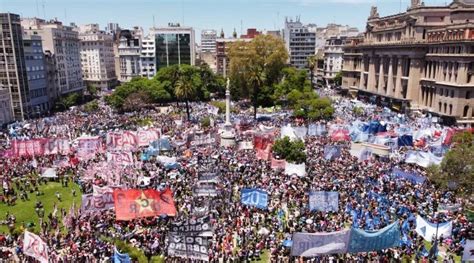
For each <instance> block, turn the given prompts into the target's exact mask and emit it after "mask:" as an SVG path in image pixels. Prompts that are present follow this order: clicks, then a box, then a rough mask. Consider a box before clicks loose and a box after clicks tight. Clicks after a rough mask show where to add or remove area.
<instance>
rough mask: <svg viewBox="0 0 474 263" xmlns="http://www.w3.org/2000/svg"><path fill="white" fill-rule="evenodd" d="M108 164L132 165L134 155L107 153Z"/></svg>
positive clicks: (120, 152) (130, 153)
mask: <svg viewBox="0 0 474 263" xmlns="http://www.w3.org/2000/svg"><path fill="white" fill-rule="evenodd" d="M107 162H109V163H116V164H119V165H132V164H133V163H134V161H133V155H132V152H122V151H119V152H107Z"/></svg>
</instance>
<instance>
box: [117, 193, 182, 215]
mask: <svg viewBox="0 0 474 263" xmlns="http://www.w3.org/2000/svg"><path fill="white" fill-rule="evenodd" d="M114 205H115V215H116V219H117V220H132V219H135V218H141V217H151V216H160V215H168V216H175V215H176V207H175V205H174V200H173V194H172V193H171V190H170V189H169V188H168V189H165V190H164V191H161V192H159V191H156V190H154V189H147V190H139V189H128V190H124V189H115V190H114Z"/></svg>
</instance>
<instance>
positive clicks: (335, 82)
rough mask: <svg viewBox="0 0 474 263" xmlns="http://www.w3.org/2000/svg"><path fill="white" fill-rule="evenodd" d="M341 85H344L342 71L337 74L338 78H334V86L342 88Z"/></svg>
mask: <svg viewBox="0 0 474 263" xmlns="http://www.w3.org/2000/svg"><path fill="white" fill-rule="evenodd" d="M341 84H342V71H339V72H337V73H336V76H335V77H334V85H336V86H341Z"/></svg>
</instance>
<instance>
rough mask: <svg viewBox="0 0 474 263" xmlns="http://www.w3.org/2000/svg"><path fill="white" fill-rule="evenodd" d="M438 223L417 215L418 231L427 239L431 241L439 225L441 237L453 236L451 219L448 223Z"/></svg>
mask: <svg viewBox="0 0 474 263" xmlns="http://www.w3.org/2000/svg"><path fill="white" fill-rule="evenodd" d="M436 225H437V224H434V223H430V222H428V221H426V220H425V219H423V218H422V217H421V216H419V215H418V216H416V233H418V235H420V236H422V237H423V238H424V239H425V240H426V241H429V242H431V239H432V238H433V236H435V235H436V227H438V235H437V237H438V238H439V237H440V236H441V235H443V237H444V238H447V237H450V236H451V231H452V229H453V222H452V221H449V222H446V223H440V224H439V225H438V226H436Z"/></svg>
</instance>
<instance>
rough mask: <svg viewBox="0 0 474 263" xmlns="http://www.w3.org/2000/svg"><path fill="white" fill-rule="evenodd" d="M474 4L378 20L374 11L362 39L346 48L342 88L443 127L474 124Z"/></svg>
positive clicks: (467, 1)
mask: <svg viewBox="0 0 474 263" xmlns="http://www.w3.org/2000/svg"><path fill="white" fill-rule="evenodd" d="M473 21H474V1H473V0H454V1H453V2H452V3H451V4H449V5H447V6H424V5H423V4H422V3H421V1H419V0H412V5H411V6H410V7H409V8H408V10H407V11H406V12H404V13H400V14H396V15H390V16H386V17H381V16H379V14H378V12H377V8H376V7H372V10H371V12H370V16H369V18H368V20H367V29H366V32H365V34H364V36H363V37H362V38H359V39H358V38H353V39H348V40H347V41H346V42H347V45H346V46H345V50H344V67H343V82H342V86H343V88H344V89H347V90H349V91H352V92H355V93H357V94H358V95H359V96H368V97H370V98H371V99H373V100H374V101H376V102H378V103H381V104H383V105H386V106H391V107H392V108H395V109H399V110H402V111H405V110H410V109H412V110H413V109H417V110H422V111H426V112H429V113H431V114H432V115H435V116H439V117H440V118H439V121H440V122H442V123H447V124H449V123H455V122H456V123H457V124H459V125H462V126H468V127H469V126H470V127H473V125H474V99H473V98H474V60H473V59H472V54H474V24H473Z"/></svg>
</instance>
